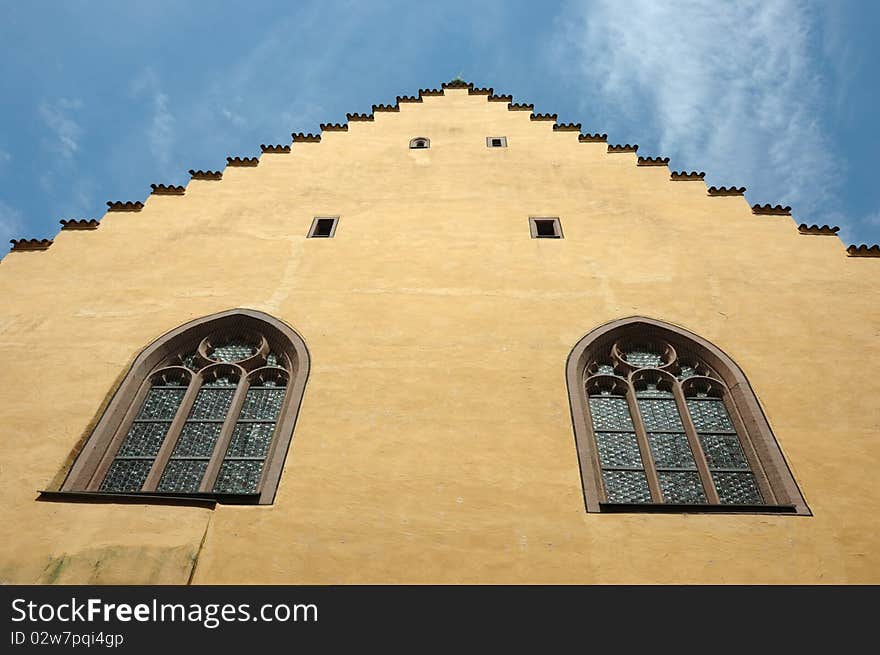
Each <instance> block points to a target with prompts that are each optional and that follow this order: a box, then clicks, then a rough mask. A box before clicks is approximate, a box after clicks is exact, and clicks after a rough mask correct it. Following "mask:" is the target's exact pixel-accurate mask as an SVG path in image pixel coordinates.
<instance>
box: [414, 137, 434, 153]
mask: <svg viewBox="0 0 880 655" xmlns="http://www.w3.org/2000/svg"><path fill="white" fill-rule="evenodd" d="M409 147H410V148H411V149H413V150H424V149H425V148H430V147H431V139H429V138H427V137H424V136H417V137H416V138H414V139H412V140H411V141H410V142H409Z"/></svg>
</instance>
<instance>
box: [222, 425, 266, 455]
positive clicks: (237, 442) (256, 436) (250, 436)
mask: <svg viewBox="0 0 880 655" xmlns="http://www.w3.org/2000/svg"><path fill="white" fill-rule="evenodd" d="M274 432H275V424H274V423H239V424H237V425H236V426H235V429H234V430H233V432H232V440H231V441H230V442H229V449H228V450H227V451H226V457H265V456H266V454H267V453H268V452H269V445H270V444H271V443H272V434H273V433H274Z"/></svg>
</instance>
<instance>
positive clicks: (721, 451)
mask: <svg viewBox="0 0 880 655" xmlns="http://www.w3.org/2000/svg"><path fill="white" fill-rule="evenodd" d="M699 437H700V445H701V446H702V447H703V453H705V455H706V461H707V462H708V464H709V468H711V469H743V470H746V471H748V470H749V463H748V461H746V456H745V454H743V450H742V447H741V446H740V443H739V438H738V437H737V436H736V435H735V434H700V435H699Z"/></svg>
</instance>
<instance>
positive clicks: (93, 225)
mask: <svg viewBox="0 0 880 655" xmlns="http://www.w3.org/2000/svg"><path fill="white" fill-rule="evenodd" d="M59 222H60V223H61V229H62V230H97V229H98V225H100V223H99V222H98V219H96V218H72V219H69V220H65V219H61V221H59Z"/></svg>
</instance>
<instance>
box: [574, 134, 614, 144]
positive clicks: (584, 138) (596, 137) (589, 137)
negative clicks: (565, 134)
mask: <svg viewBox="0 0 880 655" xmlns="http://www.w3.org/2000/svg"><path fill="white" fill-rule="evenodd" d="M578 141H580V142H581V143H600V142H604V141H608V135H607V134H598V133H596V134H580V135H578Z"/></svg>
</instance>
